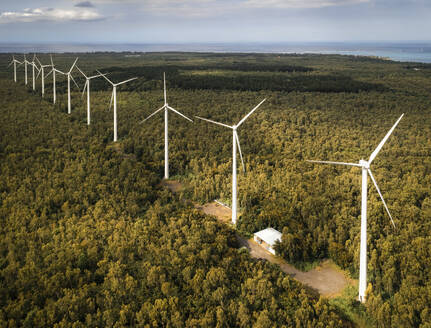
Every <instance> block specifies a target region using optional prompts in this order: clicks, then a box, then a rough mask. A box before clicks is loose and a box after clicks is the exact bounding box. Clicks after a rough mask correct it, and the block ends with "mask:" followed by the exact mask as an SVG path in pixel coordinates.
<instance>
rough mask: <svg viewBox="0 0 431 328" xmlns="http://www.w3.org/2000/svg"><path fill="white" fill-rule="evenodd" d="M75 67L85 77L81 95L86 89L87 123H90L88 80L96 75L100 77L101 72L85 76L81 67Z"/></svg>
mask: <svg viewBox="0 0 431 328" xmlns="http://www.w3.org/2000/svg"><path fill="white" fill-rule="evenodd" d="M76 69H77V70H78V71H80V72H81V74H82V75H83V76H84V77H85V79H86V82H85V85H84V89H83V90H82V96H84V92H85V89H87V125H90V80H92V79H95V78H96V77H100V76H102V75H103V74H98V75H94V76H87V75H85V73H84V72H83V71H81V69H80V68H79V67H78V66H76Z"/></svg>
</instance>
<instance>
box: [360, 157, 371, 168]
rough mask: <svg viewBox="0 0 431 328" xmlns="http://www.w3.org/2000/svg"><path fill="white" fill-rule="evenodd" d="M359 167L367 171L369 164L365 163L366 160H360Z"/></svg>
mask: <svg viewBox="0 0 431 328" xmlns="http://www.w3.org/2000/svg"><path fill="white" fill-rule="evenodd" d="M359 165H360V166H361V167H363V168H364V169H367V170H369V169H370V163H369V162H367V161H366V160H364V159H361V160H360V161H359Z"/></svg>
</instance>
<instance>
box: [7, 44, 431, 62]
mask: <svg viewBox="0 0 431 328" xmlns="http://www.w3.org/2000/svg"><path fill="white" fill-rule="evenodd" d="M107 51H112V52H167V51H182V52H221V53H223V52H226V53H235V52H241V53H298V54H302V53H313V54H340V55H356V56H373V57H380V58H386V59H390V60H394V61H403V62H421V63H431V41H430V42H399V43H395V42H363V43H360V42H304V43H299V42H293V43H290V42H285V43H182V44H150V43H147V44H145V43H142V44H119V43H116V44H102V43H94V44H89V43H0V53H33V52H37V53H65V52H107Z"/></svg>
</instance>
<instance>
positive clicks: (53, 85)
mask: <svg viewBox="0 0 431 328" xmlns="http://www.w3.org/2000/svg"><path fill="white" fill-rule="evenodd" d="M50 57H51V71H50V72H49V73H48V74H47V75H46V76H45V78H46V77H47V76H48V75H49V74H51V73H52V101H53V103H54V104H55V103H56V101H57V91H56V85H55V83H56V74H55V73H60V74H63V75H66V73H64V72H62V71H60V70H58V69H56V68H55V66H54V61H53V60H52V56H50Z"/></svg>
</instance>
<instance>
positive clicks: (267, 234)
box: [254, 228, 281, 246]
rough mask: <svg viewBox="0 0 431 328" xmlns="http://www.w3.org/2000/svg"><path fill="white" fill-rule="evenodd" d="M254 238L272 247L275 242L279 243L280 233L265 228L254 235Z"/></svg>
mask: <svg viewBox="0 0 431 328" xmlns="http://www.w3.org/2000/svg"><path fill="white" fill-rule="evenodd" d="M254 235H255V236H257V237H259V238H260V239H262V240H263V241H264V242H265V243H267V244H269V245H271V246H274V245H275V242H276V241H277V240H279V241H281V232H280V231H277V230H275V229H274V228H266V229H264V230H261V231H258V232H255V233H254Z"/></svg>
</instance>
